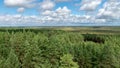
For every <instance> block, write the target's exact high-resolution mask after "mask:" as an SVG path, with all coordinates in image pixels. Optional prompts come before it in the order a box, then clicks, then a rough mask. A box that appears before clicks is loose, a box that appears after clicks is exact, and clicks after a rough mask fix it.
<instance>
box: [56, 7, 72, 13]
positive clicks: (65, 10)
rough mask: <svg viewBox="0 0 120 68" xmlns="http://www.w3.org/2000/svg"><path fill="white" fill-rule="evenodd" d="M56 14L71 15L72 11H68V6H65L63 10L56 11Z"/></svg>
mask: <svg viewBox="0 0 120 68" xmlns="http://www.w3.org/2000/svg"><path fill="white" fill-rule="evenodd" d="M56 13H58V14H60V15H64V14H70V13H71V10H70V9H68V8H67V7H66V6H64V7H63V8H61V7H59V8H58V9H56Z"/></svg>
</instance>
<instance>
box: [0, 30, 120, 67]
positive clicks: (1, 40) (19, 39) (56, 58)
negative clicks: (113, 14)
mask: <svg viewBox="0 0 120 68" xmlns="http://www.w3.org/2000/svg"><path fill="white" fill-rule="evenodd" d="M119 41H120V35H96V34H80V33H79V32H70V31H60V30H45V29H44V30H38V29H27V30H26V29H9V30H7V31H0V68H120V42H119Z"/></svg>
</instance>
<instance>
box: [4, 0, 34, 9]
mask: <svg viewBox="0 0 120 68" xmlns="http://www.w3.org/2000/svg"><path fill="white" fill-rule="evenodd" d="M34 1H35V0H4V4H5V5H6V6H8V7H27V8H31V7H33V6H34V5H35V4H33V2H34Z"/></svg>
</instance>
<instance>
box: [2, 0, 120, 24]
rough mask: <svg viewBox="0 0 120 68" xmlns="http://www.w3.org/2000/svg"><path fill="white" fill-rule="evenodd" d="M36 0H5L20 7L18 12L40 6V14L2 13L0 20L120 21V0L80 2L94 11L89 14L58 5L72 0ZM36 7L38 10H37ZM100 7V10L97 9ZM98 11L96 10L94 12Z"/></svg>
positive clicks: (6, 21)
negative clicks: (80, 13)
mask: <svg viewBox="0 0 120 68" xmlns="http://www.w3.org/2000/svg"><path fill="white" fill-rule="evenodd" d="M35 1H36V0H4V4H5V5H6V6H7V7H18V9H17V12H19V13H22V12H24V11H25V10H26V9H27V8H33V7H34V6H35V5H37V6H38V8H37V9H39V11H38V12H39V13H40V14H39V15H31V16H26V15H21V14H20V15H18V14H16V15H8V14H6V15H0V22H2V24H3V23H5V24H8V25H10V24H11V25H28V24H29V25H30V24H31V25H35V24H36V25H38V24H39V25H42V24H54V25H58V24H64V25H67V24H76V25H78V24H80V23H83V24H86V23H92V24H93V23H94V24H105V23H119V22H120V1H119V0H107V1H106V2H105V3H103V5H102V7H101V8H99V9H98V6H99V5H101V3H102V0H82V2H80V3H79V4H80V5H77V6H79V9H78V10H80V11H85V12H86V11H87V13H88V12H92V13H94V15H89V14H83V15H79V14H73V11H75V10H72V9H70V8H68V6H62V7H61V6H60V7H57V8H55V7H56V5H57V3H59V2H70V1H72V0H43V1H41V2H35ZM37 9H36V10H37ZM97 9H98V10H97ZM94 11H96V12H94ZM0 24H1V23H0Z"/></svg>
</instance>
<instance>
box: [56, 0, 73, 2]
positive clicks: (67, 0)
mask: <svg viewBox="0 0 120 68" xmlns="http://www.w3.org/2000/svg"><path fill="white" fill-rule="evenodd" d="M54 1H55V2H69V1H71V0H54Z"/></svg>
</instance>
